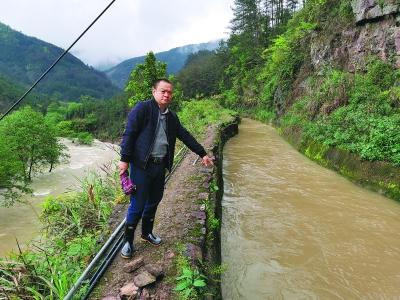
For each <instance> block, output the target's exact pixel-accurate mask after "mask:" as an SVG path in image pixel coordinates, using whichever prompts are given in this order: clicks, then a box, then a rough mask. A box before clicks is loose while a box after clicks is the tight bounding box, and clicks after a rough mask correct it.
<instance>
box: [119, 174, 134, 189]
mask: <svg viewBox="0 0 400 300" xmlns="http://www.w3.org/2000/svg"><path fill="white" fill-rule="evenodd" d="M120 177H121V187H122V190H123V191H124V194H125V195H130V194H132V193H133V192H135V191H136V185H134V184H133V183H132V181H131V179H130V178H129V173H128V171H125V172H124V173H122V175H121V176H120Z"/></svg>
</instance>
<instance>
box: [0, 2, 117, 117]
mask: <svg viewBox="0 0 400 300" xmlns="http://www.w3.org/2000/svg"><path fill="white" fill-rule="evenodd" d="M115 1H116V0H112V1H111V2H110V4H108V5H107V7H106V8H105V9H104V10H103V11H102V12H101V13H100V14H99V15H98V16H97V17H96V19H94V20H93V22H92V23H91V24H90V25H89V26H88V27H87V28H86V29H85V30H84V31H83V32H82V33H81V34H80V35H79V37H78V38H77V39H76V40H75V41H74V42H73V43H72V44H71V46H69V47H68V49H67V50H65V51H64V53H63V54H61V55H60V57H59V58H57V59H56V61H54V62H53V64H52V65H51V66H50V67H49V68H48V69H47V70H46V71H45V72H44V73H43V74H42V75H41V76H40V77H39V79H38V80H36V82H35V83H34V84H33V85H32V86H31V87H30V88H29V89H28V90H27V91H26V92H25V94H23V95H22V96H21V98H19V99H18V101H17V102H15V103H14V104H13V105H12V106H11V107H10V108H9V109H8V110H7V112H6V113H5V114H4V115H2V116H0V121H1V120H3V119H4V118H5V117H6V116H7V115H8V114H9V113H10V112H11V111H12V110H13V109H14V108H15V107H16V106H17V105H18V104H19V103H20V102H21V101H22V100H23V99H24V98H25V97H26V96H27V95H28V94H29V93H30V92H31V91H32V90H33V89H34V87H35V86H36V85H37V84H38V83H39V82H40V81H41V80H42V79H43V78H44V77H45V76H46V75H47V73H49V72H50V71H51V70H52V69H53V68H54V67H55V65H56V64H57V63H58V62H59V61H60V60H61V59H62V58H63V57H64V56H65V55H66V54H67V53H68V52H69V50H71V48H72V47H73V46H74V45H75V44H76V43H77V42H78V41H79V40H80V39H81V37H82V36H84V35H85V33H86V32H87V31H88V30H89V29H90V28H91V27H92V26H93V25H94V23H96V22H97V20H98V19H100V17H101V16H102V15H103V14H104V13H105V12H106V11H107V10H108V9H109V8H110V7H111V5H113V4H114V2H115Z"/></svg>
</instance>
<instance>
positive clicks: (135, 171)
mask: <svg viewBox="0 0 400 300" xmlns="http://www.w3.org/2000/svg"><path fill="white" fill-rule="evenodd" d="M165 168H166V164H165V162H163V163H160V164H155V163H153V162H149V163H148V165H147V168H146V169H145V170H144V169H141V168H139V167H136V166H134V165H133V164H131V168H130V171H131V172H130V173H131V174H130V176H131V180H132V181H133V182H134V183H135V184H136V192H135V193H134V194H133V195H131V203H130V205H129V208H128V213H127V216H126V223H127V224H137V222H139V220H140V218H143V220H145V219H146V220H151V223H152V222H153V220H154V216H155V214H156V211H157V206H158V204H159V203H160V201H161V199H162V197H163V193H164V181H165ZM151 227H152V226H151Z"/></svg>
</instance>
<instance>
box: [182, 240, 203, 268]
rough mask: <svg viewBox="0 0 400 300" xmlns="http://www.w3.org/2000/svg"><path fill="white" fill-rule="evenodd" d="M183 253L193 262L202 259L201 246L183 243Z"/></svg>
mask: <svg viewBox="0 0 400 300" xmlns="http://www.w3.org/2000/svg"><path fill="white" fill-rule="evenodd" d="M185 255H186V256H187V257H189V258H190V259H191V261H192V262H193V263H194V262H197V261H201V260H202V259H203V252H202V251H201V248H200V247H199V246H196V245H194V244H192V243H188V244H186V245H185Z"/></svg>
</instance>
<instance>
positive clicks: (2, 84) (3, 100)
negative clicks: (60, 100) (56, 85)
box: [0, 75, 50, 115]
mask: <svg viewBox="0 0 400 300" xmlns="http://www.w3.org/2000/svg"><path fill="white" fill-rule="evenodd" d="M24 93H25V89H24V88H23V87H22V86H19V85H17V84H15V83H13V82H10V81H9V80H8V79H7V78H5V77H3V76H2V75H0V115H1V114H2V113H5V111H6V110H7V109H8V108H10V107H11V105H12V104H13V103H14V102H15V101H17V100H18V99H19V98H20V97H21V96H22V95H23V94H24ZM49 101H50V99H49V97H48V96H45V95H39V94H37V93H32V94H30V95H29V96H28V97H27V99H26V101H25V102H26V103H29V104H31V105H34V106H36V105H38V104H40V105H41V106H42V105H46V103H48V102H49Z"/></svg>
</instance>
